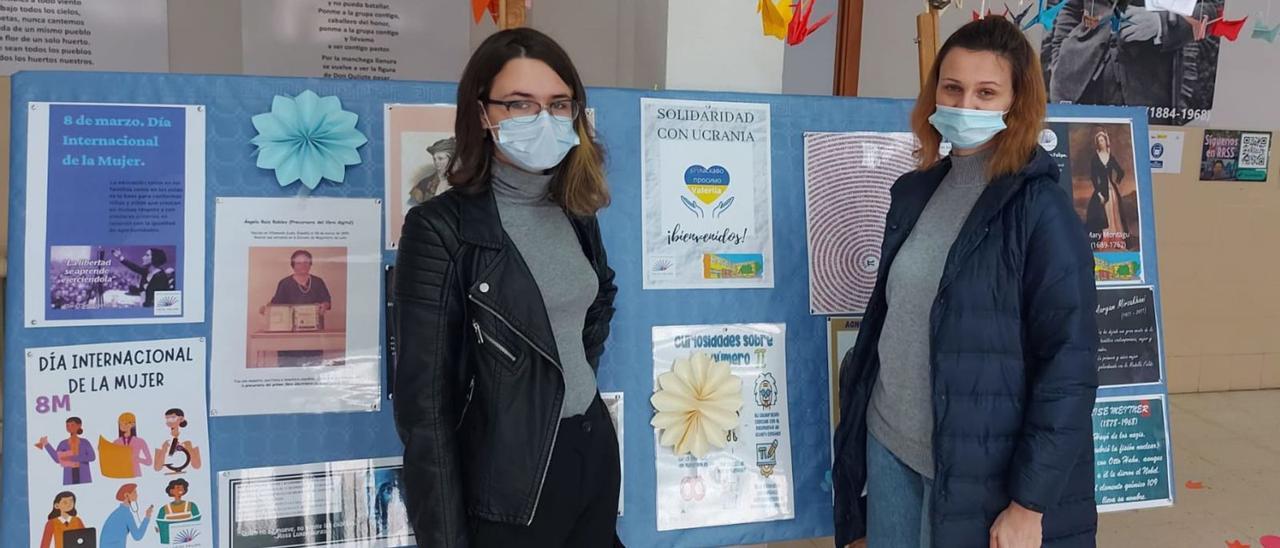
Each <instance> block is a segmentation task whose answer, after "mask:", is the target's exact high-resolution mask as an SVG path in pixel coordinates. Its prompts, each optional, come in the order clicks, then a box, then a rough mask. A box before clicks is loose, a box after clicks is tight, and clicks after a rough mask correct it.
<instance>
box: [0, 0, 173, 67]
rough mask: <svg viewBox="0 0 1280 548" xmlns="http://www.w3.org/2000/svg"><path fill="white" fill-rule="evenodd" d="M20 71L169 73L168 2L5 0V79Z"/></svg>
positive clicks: (0, 52) (1, 58)
mask: <svg viewBox="0 0 1280 548" xmlns="http://www.w3.org/2000/svg"><path fill="white" fill-rule="evenodd" d="M123 13H127V14H129V16H128V17H121V16H120V14H123ZM139 36H146V37H147V39H146V40H139V39H138V37H139ZM20 70H93V71H113V72H169V8H168V2H166V1H165V0H75V1H68V0H0V75H3V76H9V75H11V74H13V73H15V72H18V71H20Z"/></svg>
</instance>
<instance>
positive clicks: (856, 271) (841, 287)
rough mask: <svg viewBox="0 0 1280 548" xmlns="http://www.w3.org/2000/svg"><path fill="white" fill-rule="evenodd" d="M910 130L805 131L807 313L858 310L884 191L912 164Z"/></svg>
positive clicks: (872, 268)
mask: <svg viewBox="0 0 1280 548" xmlns="http://www.w3.org/2000/svg"><path fill="white" fill-rule="evenodd" d="M915 148H916V140H915V137H914V136H912V135H911V134H910V133H872V132H857V133H806V134H805V135H804V175H805V177H804V192H805V226H806V228H807V229H808V235H809V312H810V313H811V314H860V313H862V311H863V310H865V309H866V306H867V302H868V301H870V300H871V292H872V290H874V289H875V286H876V276H877V274H878V272H879V270H880V244H881V241H882V240H883V239H884V223H885V216H886V215H888V213H889V189H890V188H891V187H892V186H893V183H894V182H896V181H897V180H898V177H901V176H902V175H903V174H905V173H907V172H908V171H911V170H913V169H915V167H916V160H915Z"/></svg>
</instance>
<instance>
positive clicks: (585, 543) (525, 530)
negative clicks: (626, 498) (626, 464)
mask: <svg viewBox="0 0 1280 548" xmlns="http://www.w3.org/2000/svg"><path fill="white" fill-rule="evenodd" d="M619 463H620V461H619V457H618V438H617V434H615V433H614V429H613V422H612V421H611V420H610V419H609V412H608V411H607V410H606V409H605V406H604V402H603V401H601V400H600V398H599V397H597V398H596V400H595V402H593V403H592V404H591V407H590V408H588V409H587V412H586V413H584V414H582V415H577V416H573V417H569V418H567V419H562V420H561V421H560V432H559V434H557V436H556V445H555V448H554V449H553V450H552V453H551V466H550V468H548V469H547V477H546V480H545V481H544V482H543V484H542V496H541V498H539V499H538V508H537V510H536V511H535V512H534V515H533V523H531V524H529V525H528V526H524V525H512V524H507V523H495V522H491V521H484V520H477V519H474V518H473V519H472V521H471V545H472V546H475V547H478V548H489V547H491V546H495V547H496V546H537V547H539V548H544V547H545V548H555V547H560V546H563V547H566V548H570V547H571V548H610V547H612V546H615V545H618V546H620V545H621V543H617V540H616V536H615V535H616V529H617V524H618V489H619V486H620V485H621V483H622V477H621V472H620V464H619Z"/></svg>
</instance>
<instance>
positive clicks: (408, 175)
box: [383, 104, 457, 249]
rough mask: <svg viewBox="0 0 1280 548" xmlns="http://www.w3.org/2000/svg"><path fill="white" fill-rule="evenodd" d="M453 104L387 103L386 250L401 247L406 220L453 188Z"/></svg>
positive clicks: (385, 117)
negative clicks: (450, 177) (416, 208)
mask: <svg viewBox="0 0 1280 548" xmlns="http://www.w3.org/2000/svg"><path fill="white" fill-rule="evenodd" d="M456 110H457V109H456V108H455V107H454V106H453V105H402V104H390V105H386V107H385V108H384V111H383V128H385V129H384V132H385V133H384V135H383V143H384V147H385V148H384V150H385V151H386V152H385V158H384V164H383V167H384V170H385V173H386V213H387V226H386V238H387V241H386V244H387V245H386V248H387V249H396V247H397V246H398V245H399V244H400V229H401V228H402V227H403V226H404V216H405V214H406V213H408V212H409V209H411V208H413V206H416V205H418V204H420V203H422V202H425V201H427V200H429V199H431V198H434V197H435V196H437V195H440V194H442V193H444V191H446V190H449V188H450V185H449V181H448V177H447V169H448V166H449V162H450V161H452V160H453V156H454V152H455V151H456V150H457V142H456V141H455V140H454V138H453V120H454V113H455V111H456Z"/></svg>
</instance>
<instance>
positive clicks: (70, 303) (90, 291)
mask: <svg viewBox="0 0 1280 548" xmlns="http://www.w3.org/2000/svg"><path fill="white" fill-rule="evenodd" d="M176 258H177V248H176V247H174V246H120V247H106V246H53V247H51V248H50V250H49V308H51V309H55V310H68V309H69V310H97V309H102V308H154V307H155V300H156V292H158V291H173V290H175V289H177V270H176V269H175V268H174V264H176V261H175V259H176Z"/></svg>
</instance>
